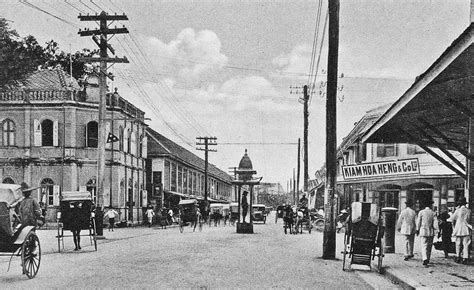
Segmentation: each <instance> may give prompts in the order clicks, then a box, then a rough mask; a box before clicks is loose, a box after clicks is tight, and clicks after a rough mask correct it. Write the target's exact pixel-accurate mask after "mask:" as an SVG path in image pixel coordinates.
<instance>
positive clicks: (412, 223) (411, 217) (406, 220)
mask: <svg viewBox="0 0 474 290" xmlns="http://www.w3.org/2000/svg"><path fill="white" fill-rule="evenodd" d="M405 204H406V207H405V209H404V210H402V212H401V213H400V217H399V218H398V222H397V229H398V231H399V232H400V234H402V235H403V236H404V237H405V245H406V247H405V259H404V260H405V261H408V260H409V259H410V258H413V245H414V243H415V231H416V213H415V211H414V210H413V209H412V208H411V207H412V206H413V202H412V201H411V200H407V201H406V202H405Z"/></svg>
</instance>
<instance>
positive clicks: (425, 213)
mask: <svg viewBox="0 0 474 290" xmlns="http://www.w3.org/2000/svg"><path fill="white" fill-rule="evenodd" d="M432 204H433V201H432V200H431V201H427V202H426V204H425V209H423V210H421V211H420V212H419V213H418V218H417V220H416V234H417V235H419V236H420V241H421V257H422V260H423V266H425V267H428V263H429V262H430V257H431V248H432V247H433V238H434V236H435V234H436V233H437V232H438V221H437V219H436V214H435V212H434V211H433V210H432V209H431V205H432Z"/></svg>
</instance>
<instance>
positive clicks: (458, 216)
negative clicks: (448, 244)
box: [448, 197, 472, 264]
mask: <svg viewBox="0 0 474 290" xmlns="http://www.w3.org/2000/svg"><path fill="white" fill-rule="evenodd" d="M466 204H467V202H466V198H464V197H460V198H459V200H458V202H457V205H458V206H459V207H458V208H457V209H456V211H455V212H454V214H453V215H452V216H451V217H450V218H449V219H448V220H449V221H451V222H452V223H453V224H454V230H453V236H454V237H456V259H455V260H456V263H463V264H467V260H468V258H469V245H470V244H471V232H472V225H470V224H469V223H468V219H469V218H470V216H471V210H470V209H468V208H467V207H466ZM461 245H462V247H463V248H462V260H461Z"/></svg>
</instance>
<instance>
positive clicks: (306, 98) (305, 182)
mask: <svg viewBox="0 0 474 290" xmlns="http://www.w3.org/2000/svg"><path fill="white" fill-rule="evenodd" d="M303 98H304V113H303V117H304V136H303V146H304V147H303V154H304V157H303V162H304V173H303V174H304V179H303V190H304V193H306V194H307V193H308V181H309V173H308V123H309V122H308V116H309V113H308V102H309V95H308V86H304V87H303Z"/></svg>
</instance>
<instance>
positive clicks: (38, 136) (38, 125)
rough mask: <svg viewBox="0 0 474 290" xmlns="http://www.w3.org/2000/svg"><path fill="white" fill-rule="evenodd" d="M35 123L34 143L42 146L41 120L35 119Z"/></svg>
mask: <svg viewBox="0 0 474 290" xmlns="http://www.w3.org/2000/svg"><path fill="white" fill-rule="evenodd" d="M33 125H34V126H35V128H34V129H33V132H34V139H35V141H34V144H35V146H41V123H40V121H39V120H36V119H35V120H34V121H33Z"/></svg>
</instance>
